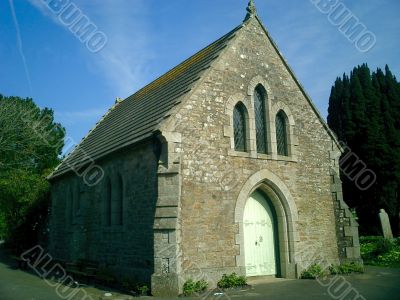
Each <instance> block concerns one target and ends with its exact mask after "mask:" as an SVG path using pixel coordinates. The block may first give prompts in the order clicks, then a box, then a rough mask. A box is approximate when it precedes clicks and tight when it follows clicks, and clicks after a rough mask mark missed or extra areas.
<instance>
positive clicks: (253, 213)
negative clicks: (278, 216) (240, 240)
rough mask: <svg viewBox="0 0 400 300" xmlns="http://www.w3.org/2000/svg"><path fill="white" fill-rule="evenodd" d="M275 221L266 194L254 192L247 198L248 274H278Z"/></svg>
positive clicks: (245, 217)
mask: <svg viewBox="0 0 400 300" xmlns="http://www.w3.org/2000/svg"><path fill="white" fill-rule="evenodd" d="M275 223H276V222H275V220H274V214H273V212H272V209H271V208H270V206H269V204H268V202H267V200H266V199H265V197H264V195H263V194H262V193H260V192H258V191H256V192H254V193H253V194H252V195H251V196H250V197H249V199H248V200H247V203H246V206H245V210H244V217H243V227H244V245H245V260H246V274H247V276H265V275H276V273H277V272H276V253H275V249H276V247H275V245H276V242H277V241H276V239H277V237H276V236H275V230H274V226H275Z"/></svg>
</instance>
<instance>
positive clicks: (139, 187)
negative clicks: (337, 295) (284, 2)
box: [49, 0, 361, 296]
mask: <svg viewBox="0 0 400 300" xmlns="http://www.w3.org/2000/svg"><path fill="white" fill-rule="evenodd" d="M341 151H342V148H341V146H340V143H339V142H338V140H337V139H336V137H335V135H334V134H333V132H332V131H331V130H330V129H329V128H328V126H327V124H326V122H325V120H324V119H323V118H322V117H321V115H320V114H319V112H318V111H317V109H316V107H315V106H314V104H313V103H312V101H311V99H310V97H309V96H308V95H307V92H306V91H305V90H304V88H303V87H302V85H301V84H300V82H299V81H298V79H297V78H296V76H295V74H294V73H293V71H292V70H291V68H290V67H289V65H288V63H287V62H286V60H285V59H284V57H283V56H282V54H281V53H280V52H279V50H278V47H277V45H276V44H275V43H274V41H273V40H272V38H271V37H270V35H269V33H268V31H267V29H266V28H265V26H264V25H263V24H262V21H261V20H260V18H259V16H258V15H257V11H256V8H255V6H254V3H253V1H252V0H251V1H250V2H249V5H248V7H247V16H246V18H245V20H244V21H243V22H242V23H241V24H240V25H239V26H237V27H236V28H234V29H233V30H232V31H231V32H229V33H227V34H226V35H224V36H223V37H221V38H220V39H218V40H217V41H215V42H214V43H212V44H210V45H209V46H207V47H206V48H204V49H203V50H201V51H200V52H198V53H197V54H195V55H193V56H192V57H190V58H188V59H187V60H185V61H184V62H182V63H181V64H179V65H178V66H176V67H175V68H173V69H172V70H170V71H169V72H167V73H166V74H165V75H163V76H161V77H160V78H158V79H157V80H155V81H154V82H152V83H150V84H149V85H147V86H145V87H144V88H142V89H141V90H139V91H138V92H136V93H135V94H133V95H132V96H130V97H128V98H127V99H125V100H120V101H117V102H116V103H115V105H114V106H113V107H112V108H111V109H110V110H109V111H108V112H107V114H106V115H105V116H104V117H103V118H102V119H101V120H100V122H99V123H97V125H96V126H95V128H94V129H92V130H91V131H90V132H89V134H88V135H87V136H86V137H85V138H84V139H83V140H82V142H81V143H80V144H79V145H78V146H77V147H76V148H75V149H74V150H73V151H72V152H71V154H70V155H68V156H67V157H66V158H65V159H64V161H63V162H62V163H61V164H60V165H59V166H58V167H57V168H56V169H55V170H54V172H53V173H52V174H51V175H50V177H49V180H50V182H51V184H52V213H51V220H50V228H51V229H50V243H49V250H50V253H51V254H52V255H53V257H55V258H58V259H62V260H65V261H77V260H78V259H89V260H92V261H96V262H98V263H99V264H101V265H103V266H105V267H107V268H108V269H109V270H110V271H111V272H113V273H114V274H116V276H119V277H121V278H125V277H133V278H136V279H137V280H140V281H143V282H147V283H149V284H151V288H152V293H153V295H161V296H162V295H177V294H179V293H181V292H182V286H183V283H184V282H185V281H186V280H188V279H189V278H191V279H199V278H200V279H205V280H207V281H208V282H209V283H210V287H212V286H215V285H216V282H217V281H218V280H219V279H220V278H221V276H222V275H223V274H230V273H232V272H236V273H237V274H240V275H245V276H247V277H251V276H265V275H272V276H277V277H285V278H298V277H299V276H300V274H301V272H302V270H304V269H305V268H307V267H308V266H310V265H311V264H312V263H314V262H316V261H318V262H325V263H326V264H339V263H341V262H342V263H343V262H351V261H356V262H360V261H361V259H360V250H359V249H360V248H359V241H358V225H357V223H356V221H355V220H354V218H353V216H352V214H351V212H350V211H349V209H348V207H347V205H346V204H345V202H344V201H343V197H342V188H341V181H340V178H339V175H338V174H339V166H338V159H339V156H340V153H341Z"/></svg>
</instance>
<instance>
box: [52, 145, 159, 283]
mask: <svg viewBox="0 0 400 300" xmlns="http://www.w3.org/2000/svg"><path fill="white" fill-rule="evenodd" d="M153 150H154V143H153V142H146V143H144V144H142V145H141V146H138V147H136V148H130V149H126V150H125V151H123V152H118V153H115V154H113V155H112V156H111V157H108V158H107V159H105V160H103V161H100V162H96V163H97V164H98V165H99V166H100V167H101V168H102V169H103V170H104V172H105V176H108V177H110V179H111V184H112V186H115V182H114V180H115V178H116V175H117V174H119V175H120V176H121V178H122V181H123V225H122V226H118V225H113V226H106V225H105V224H104V199H105V197H106V187H105V180H102V181H101V182H100V183H99V184H97V185H96V186H94V187H89V186H86V185H85V184H84V182H83V181H82V179H81V178H80V177H78V176H76V175H75V174H70V175H69V176H65V177H62V178H60V179H57V180H56V181H55V182H53V183H52V213H51V227H50V228H51V231H50V253H51V254H52V255H53V257H55V258H57V259H61V260H63V261H69V262H74V261H77V260H78V259H87V260H92V261H96V262H98V263H99V265H100V266H101V267H102V268H105V269H107V270H109V271H111V272H113V273H115V274H116V275H118V276H119V278H120V279H122V278H124V277H134V278H136V279H137V280H141V281H144V282H147V283H150V277H151V275H152V274H153V270H154V234H153V225H154V215H155V207H156V201H157V197H158V195H157V167H158V157H157V155H156V154H155V153H154V151H153ZM71 190H72V197H79V202H80V205H79V206H80V209H79V211H75V212H74V213H73V220H70V207H69V204H68V203H69V202H70V201H71Z"/></svg>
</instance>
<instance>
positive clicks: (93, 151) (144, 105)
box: [49, 25, 243, 179]
mask: <svg viewBox="0 0 400 300" xmlns="http://www.w3.org/2000/svg"><path fill="white" fill-rule="evenodd" d="M242 26H243V25H240V26H238V27H236V28H235V29H233V30H232V31H231V32H229V33H228V34H226V35H224V36H223V37H221V38H220V39H218V40H217V41H215V42H214V43H212V44H211V45H209V46H207V47H206V48H204V49H203V50H201V51H200V52H198V53H197V54H195V55H193V56H192V57H190V58H189V59H187V60H185V61H184V62H183V63H181V64H180V65H178V66H176V67H175V68H173V69H172V70H170V71H169V72H167V73H166V74H164V75H163V76H161V77H160V78H158V79H156V80H155V81H153V82H152V83H150V84H148V85H147V86H145V87H144V88H142V89H141V90H139V91H138V92H137V93H135V94H133V95H132V96H130V97H128V98H126V99H125V100H124V101H121V102H119V103H116V105H114V106H113V107H112V108H111V109H110V110H109V111H108V113H107V114H106V115H105V116H104V117H103V118H102V120H101V121H100V122H99V123H97V125H96V127H95V128H94V129H92V130H91V131H90V132H89V134H88V135H87V136H86V137H85V138H84V139H83V140H82V141H81V143H80V144H79V145H78V146H77V147H76V148H75V149H74V150H73V151H72V152H71V154H70V155H68V156H67V157H66V158H65V159H64V160H63V162H62V163H61V164H60V165H59V166H58V167H57V168H56V169H55V170H54V172H53V173H52V174H51V175H50V176H49V179H54V178H56V177H59V176H61V175H63V174H66V173H68V172H69V171H71V170H72V169H71V167H72V166H74V168H75V169H79V168H80V167H83V166H85V165H86V164H88V163H90V162H92V161H93V160H97V159H100V158H102V157H104V156H106V155H108V154H110V153H112V152H115V151H117V150H119V149H122V148H124V147H126V146H129V145H132V144H135V143H137V142H140V141H142V140H145V139H147V138H149V137H151V136H152V135H153V133H154V132H155V131H156V128H157V127H158V124H159V123H160V122H161V121H162V120H164V119H165V118H167V117H168V115H169V111H170V110H171V109H173V108H174V107H175V106H176V105H178V104H179V103H180V102H181V101H182V99H183V97H184V95H186V94H187V93H188V92H189V91H190V90H191V89H192V88H193V85H194V83H195V82H196V81H197V80H199V79H200V78H201V76H202V74H203V72H204V71H205V70H206V69H208V68H209V67H210V66H211V64H212V62H213V61H214V60H215V59H216V58H217V57H218V56H219V55H220V53H221V51H222V50H223V49H224V48H225V47H226V46H227V45H228V42H229V41H230V40H231V39H232V38H233V37H234V36H235V34H236V32H237V31H238V30H239V29H240V28H241V27H242Z"/></svg>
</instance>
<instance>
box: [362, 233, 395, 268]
mask: <svg viewBox="0 0 400 300" xmlns="http://www.w3.org/2000/svg"><path fill="white" fill-rule="evenodd" d="M399 241H400V240H399V238H397V239H394V240H388V239H384V238H383V237H381V236H379V237H361V238H360V246H361V257H362V259H363V260H364V263H365V264H366V265H375V266H382V267H394V268H397V267H400V245H399Z"/></svg>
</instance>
